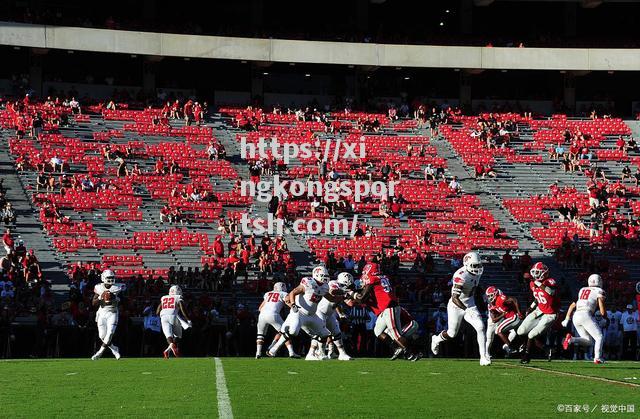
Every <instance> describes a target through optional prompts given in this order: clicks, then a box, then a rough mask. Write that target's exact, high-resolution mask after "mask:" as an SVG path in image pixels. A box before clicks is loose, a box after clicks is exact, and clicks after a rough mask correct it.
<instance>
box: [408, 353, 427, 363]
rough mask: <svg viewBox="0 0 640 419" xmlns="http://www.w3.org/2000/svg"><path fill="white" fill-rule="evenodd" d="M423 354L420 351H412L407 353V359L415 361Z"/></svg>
mask: <svg viewBox="0 0 640 419" xmlns="http://www.w3.org/2000/svg"><path fill="white" fill-rule="evenodd" d="M423 356H424V355H423V353H422V352H414V353H412V354H411V355H409V358H407V359H408V360H409V361H411V362H416V361H418V360H420V359H422V357H423Z"/></svg>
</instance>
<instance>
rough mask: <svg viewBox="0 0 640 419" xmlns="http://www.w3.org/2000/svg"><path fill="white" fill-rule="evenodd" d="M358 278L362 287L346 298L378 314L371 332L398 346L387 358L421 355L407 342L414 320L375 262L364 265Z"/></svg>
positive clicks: (409, 357) (413, 359)
mask: <svg viewBox="0 0 640 419" xmlns="http://www.w3.org/2000/svg"><path fill="white" fill-rule="evenodd" d="M360 282H361V284H362V286H363V288H362V291H360V292H357V293H352V294H350V295H349V299H351V300H353V303H359V304H364V305H366V306H367V307H369V309H370V310H371V311H373V314H375V315H376V316H378V318H377V319H376V324H375V326H374V328H373V332H374V334H375V335H376V337H377V338H378V339H380V340H382V341H383V342H385V341H386V342H388V340H389V338H391V339H392V341H393V343H395V344H396V345H397V347H398V348H397V349H396V351H395V353H394V354H393V357H391V359H392V360H394V359H396V358H398V357H399V356H401V355H405V356H406V357H407V359H409V360H411V361H417V360H418V359H420V358H422V353H420V352H418V351H413V350H412V349H411V348H410V342H409V338H410V337H411V336H412V335H413V334H414V333H415V331H416V330H417V327H416V326H417V322H415V321H414V320H413V319H412V318H411V316H409V313H407V312H405V311H404V310H402V308H401V307H400V305H399V304H398V301H397V299H396V296H395V294H394V293H393V289H392V287H391V282H390V281H389V278H387V277H386V276H384V275H381V274H380V268H379V266H378V264H377V263H374V262H371V263H368V264H367V265H365V267H364V268H363V269H362V275H361V277H360ZM403 313H404V314H403ZM403 318H404V319H405V322H404V324H403ZM388 343H391V342H388Z"/></svg>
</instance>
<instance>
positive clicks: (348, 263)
mask: <svg viewBox="0 0 640 419" xmlns="http://www.w3.org/2000/svg"><path fill="white" fill-rule="evenodd" d="M355 267H356V261H355V260H354V259H353V255H351V254H349V255H347V258H346V259H345V260H344V269H345V270H346V271H347V272H349V273H352V274H353V273H354V271H355Z"/></svg>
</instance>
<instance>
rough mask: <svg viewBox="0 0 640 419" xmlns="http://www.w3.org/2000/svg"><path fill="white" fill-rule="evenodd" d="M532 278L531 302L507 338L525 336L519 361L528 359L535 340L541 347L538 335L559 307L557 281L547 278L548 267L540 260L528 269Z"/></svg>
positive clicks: (552, 320) (554, 317)
mask: <svg viewBox="0 0 640 419" xmlns="http://www.w3.org/2000/svg"><path fill="white" fill-rule="evenodd" d="M529 273H530V274H531V277H532V278H533V280H532V281H531V282H530V283H529V288H530V289H531V292H532V293H533V299H534V300H533V302H532V303H531V306H530V307H529V312H528V314H527V317H525V319H524V320H523V321H522V323H521V324H520V326H518V329H517V330H516V333H511V334H509V340H510V341H511V342H513V340H514V339H515V337H516V336H526V337H527V344H526V347H525V350H524V352H523V354H522V360H521V363H523V364H528V363H529V361H530V352H531V345H532V344H533V343H534V342H535V343H536V345H537V346H540V347H542V346H543V345H542V343H541V342H540V341H539V337H540V336H541V335H542V334H543V333H545V332H546V331H547V330H548V329H549V328H550V327H551V325H553V323H554V322H555V320H556V317H557V316H558V310H559V309H560V297H559V295H558V291H557V283H556V280H555V279H553V278H549V268H548V267H547V266H546V265H545V264H544V263H542V262H537V263H535V264H534V265H533V267H532V268H531V270H530V271H529Z"/></svg>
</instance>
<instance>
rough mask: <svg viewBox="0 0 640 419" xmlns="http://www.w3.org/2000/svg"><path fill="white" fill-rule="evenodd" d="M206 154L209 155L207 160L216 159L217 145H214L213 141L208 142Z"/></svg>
mask: <svg viewBox="0 0 640 419" xmlns="http://www.w3.org/2000/svg"><path fill="white" fill-rule="evenodd" d="M207 155H208V156H209V160H218V147H216V145H215V144H214V143H213V141H211V142H209V146H208V147H207Z"/></svg>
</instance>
